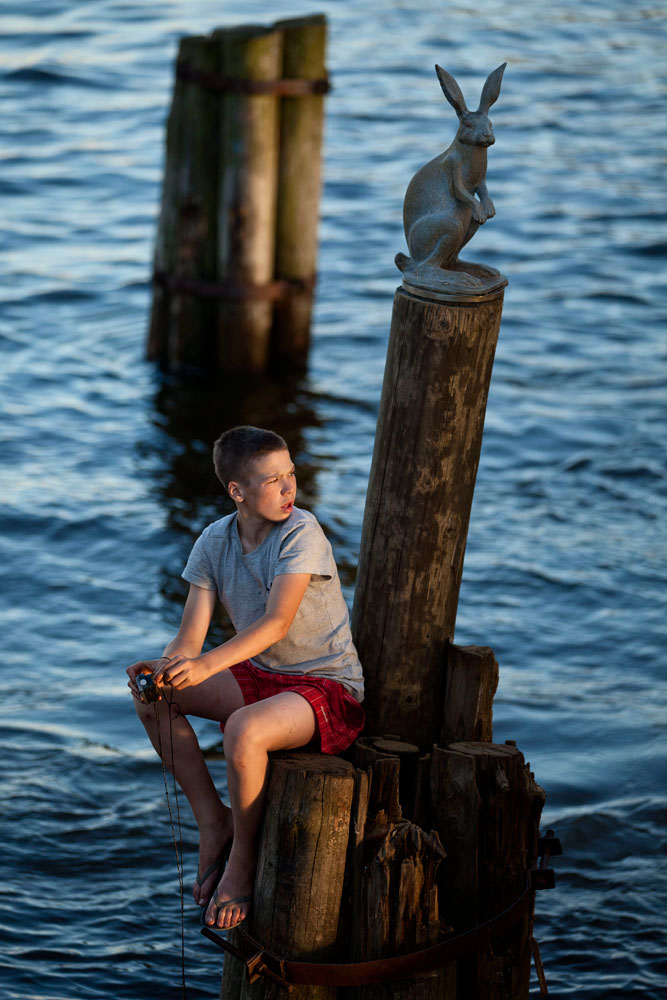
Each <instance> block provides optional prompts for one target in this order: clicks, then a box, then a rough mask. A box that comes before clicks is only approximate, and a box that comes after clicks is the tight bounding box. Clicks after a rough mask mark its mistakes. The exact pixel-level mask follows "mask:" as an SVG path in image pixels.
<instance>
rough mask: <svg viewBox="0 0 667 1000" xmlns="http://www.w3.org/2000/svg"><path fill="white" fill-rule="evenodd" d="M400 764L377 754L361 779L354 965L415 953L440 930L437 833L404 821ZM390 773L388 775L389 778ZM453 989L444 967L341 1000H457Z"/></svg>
mask: <svg viewBox="0 0 667 1000" xmlns="http://www.w3.org/2000/svg"><path fill="white" fill-rule="evenodd" d="M399 766H400V765H399V762H398V759H397V758H389V757H379V758H378V759H377V760H376V761H375V762H374V763H373V764H371V766H370V767H369V768H368V771H367V774H368V779H367V780H366V781H365V782H364V783H361V782H358V787H357V800H356V817H357V821H356V823H355V830H356V837H355V857H356V864H355V865H354V870H353V876H352V906H351V918H352V921H351V939H350V945H349V953H350V959H351V960H352V961H366V960H369V959H376V958H386V957H388V956H395V955H403V954H407V953H409V952H413V951H418V950H419V949H421V948H425V947H427V946H428V945H429V944H434V943H436V942H437V941H439V940H440V939H441V938H442V937H443V936H444V933H445V928H444V927H443V925H442V923H441V921H440V915H439V904H438V887H437V872H438V866H439V865H440V863H441V861H442V859H443V857H444V854H443V850H442V846H441V844H440V841H439V839H438V835H437V834H436V833H426V832H425V831H424V830H422V829H420V828H419V827H418V826H415V824H414V823H411V822H410V821H409V820H406V819H403V817H402V816H401V814H400V807H399V803H398V788H399V781H398V768H399ZM357 773H358V774H362V773H363V772H359V771H358V772H357ZM389 774H392V776H393V777H392V780H390V781H388V780H387V778H388V775H389ZM374 785H375V786H376V787H375V788H374V787H373V786H374ZM454 989H455V981H454V969H453V967H451V966H448V967H443V968H440V969H436V970H434V971H432V972H429V973H425V974H424V975H421V976H416V977H413V978H411V979H406V980H395V981H392V982H389V983H379V984H376V985H373V986H363V987H355V988H350V989H347V990H345V991H343V992H344V995H345V997H346V1000H408V998H409V1000H416V998H418V1000H454Z"/></svg>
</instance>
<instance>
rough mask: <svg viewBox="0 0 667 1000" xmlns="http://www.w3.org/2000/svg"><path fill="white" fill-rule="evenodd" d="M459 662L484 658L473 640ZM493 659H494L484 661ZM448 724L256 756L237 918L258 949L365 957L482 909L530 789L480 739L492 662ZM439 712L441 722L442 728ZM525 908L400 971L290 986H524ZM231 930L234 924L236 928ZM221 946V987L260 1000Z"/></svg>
mask: <svg viewBox="0 0 667 1000" xmlns="http://www.w3.org/2000/svg"><path fill="white" fill-rule="evenodd" d="M454 655H455V657H456V659H457V660H458V662H459V663H465V662H468V663H473V664H474V663H475V661H478V663H479V662H486V663H487V664H488V663H489V662H491V661H492V662H493V663H495V658H493V654H492V653H491V651H490V650H488V649H480V648H479V647H468V648H465V647H462V648H458V649H456V650H455V654H454ZM496 666H497V664H496ZM471 677H473V680H472V682H471V684H470V685H469V687H468V699H467V701H468V704H464V700H465V699H464V697H463V695H462V694H459V696H458V715H457V731H458V732H459V733H460V734H461V735H462V736H464V737H465V736H472V735H478V734H480V733H484V734H485V738H484V739H471V740H469V741H460V742H454V743H451V744H450V745H448V746H442V745H437V744H436V745H434V746H433V747H432V748H431V750H430V752H429V753H423V752H422V750H421V749H420V748H419V746H417V745H416V744H414V743H409V742H407V741H405V740H402V739H400V738H399V737H397V736H394V735H390V736H384V737H372V736H366V737H362V738H360V739H359V740H357V742H356V743H355V745H354V748H353V754H352V756H353V763H351V762H350V761H347V760H343V759H341V758H333V757H323V756H321V755H319V754H312V753H301V752H297V753H289V754H279V755H276V757H275V758H274V759H273V761H272V765H271V776H270V783H269V790H268V800H269V802H270V803H271V808H270V809H269V810H268V811H267V816H266V820H265V823H264V828H263V834H262V841H261V847H260V862H259V870H258V875H257V882H256V888H255V897H254V900H253V908H252V910H251V914H250V916H249V918H248V921H247V927H246V928H245V929H246V930H248V931H249V933H250V934H251V935H252V936H253V937H254V938H255V939H256V940H258V941H261V943H262V944H263V945H264V946H265V947H266V948H268V949H270V950H271V951H273V952H274V953H277V954H278V955H280V956H282V957H284V958H286V959H289V960H302V961H309V962H339V963H340V962H344V963H350V962H368V961H371V960H374V959H386V958H390V957H396V956H401V955H406V954H412V953H414V952H418V951H421V950H423V949H425V948H427V947H428V946H430V945H433V944H436V943H438V942H440V941H441V940H443V939H444V938H445V937H446V936H447V935H448V934H450V933H451V932H457V933H458V932H463V931H466V930H469V929H471V928H473V927H475V926H476V925H478V924H480V923H482V922H483V921H485V920H488V919H491V918H492V917H495V916H497V915H498V914H499V913H500V912H502V911H503V910H504V909H506V908H507V907H508V906H509V905H510V904H511V903H512V902H513V901H514V900H515V899H516V898H517V897H518V896H519V895H520V893H521V892H522V891H523V889H524V888H525V885H526V873H527V871H528V870H529V869H530V868H531V867H533V866H534V865H535V862H536V858H537V838H538V832H539V819H540V813H541V809H542V805H543V802H544V793H543V791H542V789H541V788H540V787H539V786H538V785H537V784H536V783H535V780H534V776H533V775H532V773H531V772H530V770H529V767H528V765H526V764H525V763H524V760H523V756H522V754H521V753H520V751H519V750H517V749H516V747H514V746H510V745H497V744H494V743H492V742H491V739H492V695H491V696H489V691H490V688H491V687H494V686H495V672H494V671H491V673H490V679H489V672H488V671H486V672H485V671H484V670H482V671H478V672H477V675H476V676H475V675H474V674H471ZM448 724H449V723H443V727H442V728H443V731H445V730H446V727H447V725H448ZM531 921H532V912H528V913H527V914H526V915H525V916H523V917H522V918H521V920H520V921H519V922H518V923H517V924H516V925H515V926H514V927H512V928H511V929H509V930H507V931H505V932H504V933H503V934H502V935H500V936H499V937H498V938H497V939H494V940H493V941H491V942H489V943H487V944H485V945H483V946H482V947H480V948H479V949H478V950H477V951H475V953H474V954H472V955H466V956H463V957H461V958H459V959H458V960H457V961H455V962H449V963H448V964H446V965H442V966H440V967H438V968H435V969H430V970H427V971H424V972H419V973H417V974H416V975H411V976H410V977H408V978H399V979H391V980H389V981H387V982H381V983H372V984H365V985H363V984H360V985H356V986H350V985H348V986H345V987H343V986H336V985H330V986H322V985H319V986H305V985H299V986H295V987H294V990H293V992H292V994H291V995H292V997H293V1000H338V998H340V1000H417V998H418V1000H526V998H527V996H528V985H529V975H530V937H531V933H530V929H531ZM243 933H244V930H241V931H234V932H233V936H232V940H234V938H236V940H237V941H238V940H239V939H240V937H241V936H242V935H243ZM275 995H276V987H275V985H274V984H272V983H271V982H270V981H268V980H262V979H260V980H258V981H257V982H255V983H253V984H249V983H248V982H247V981H246V977H245V972H244V968H243V965H242V964H241V963H240V962H238V960H237V959H235V958H231V957H228V958H227V959H226V961H225V966H224V971H223V979H222V984H221V991H220V997H221V1000H235V998H240V1000H268V998H269V997H273V996H275Z"/></svg>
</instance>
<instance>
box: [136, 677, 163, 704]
mask: <svg viewBox="0 0 667 1000" xmlns="http://www.w3.org/2000/svg"><path fill="white" fill-rule="evenodd" d="M136 685H137V687H138V688H139V698H140V700H141V701H142V702H143V703H144V705H150V704H152V703H153V702H154V701H159V700H160V689H159V687H158V686H157V684H156V683H155V680H154V678H153V675H152V674H151V673H150V672H146V673H143V674H137V676H136Z"/></svg>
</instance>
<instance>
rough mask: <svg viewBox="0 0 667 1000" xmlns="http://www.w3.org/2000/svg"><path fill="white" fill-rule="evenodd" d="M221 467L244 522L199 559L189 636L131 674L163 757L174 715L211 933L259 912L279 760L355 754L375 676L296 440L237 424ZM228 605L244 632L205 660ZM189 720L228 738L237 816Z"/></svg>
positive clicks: (226, 528)
mask: <svg viewBox="0 0 667 1000" xmlns="http://www.w3.org/2000/svg"><path fill="white" fill-rule="evenodd" d="M213 459H214V464H215V470H216V473H217V476H218V478H219V479H220V481H221V482H222V484H223V486H225V488H226V489H227V491H228V493H229V495H230V497H231V498H232V500H233V501H234V503H235V504H236V513H234V514H230V515H228V516H227V517H223V518H221V519H220V520H219V521H215V522H214V523H213V524H211V525H209V527H208V528H206V530H205V531H204V532H203V534H202V535H201V536H200V537H199V539H198V540H197V542H196V543H195V545H194V548H193V549H192V552H191V554H190V558H189V559H188V562H187V565H186V567H185V569H184V571H183V577H184V578H185V579H186V580H187V581H188V582H189V584H190V590H189V594H188V597H187V600H186V603H185V608H184V611H183V618H182V621H181V625H180V628H179V630H178V634H177V635H176V637H175V638H174V639H172V641H171V642H170V643H169V644H168V645H167V646H166V648H165V650H164V653H163V655H162V657H160V658H159V659H157V660H142V661H140V662H138V663H134V664H132V666H130V667H128V669H127V673H128V674H129V677H130V681H129V687H130V689H131V691H132V694H133V695H134V697H135V707H136V710H137V714H138V716H139V718H140V719H141V721H142V723H143V724H144V726H145V728H146V731H147V733H148V736H149V738H150V740H151V743H152V744H153V746H154V747H155V749H156V750H157V751H158V752H159V736H158V722H157V719H156V713H159V715H160V727H161V730H162V733H163V734H164V733H166V732H167V731H168V718H169V717H168V715H167V712H168V711H171V715H172V720H173V721H172V733H173V760H172V756H171V747H170V746H164V745H163V747H162V755H163V760H164V763H165V765H166V766H167V767H168V768H169V769H170V770H171V771H172V772H173V773H174V774H175V776H176V779H177V780H178V782H179V784H180V785H181V787H182V789H183V791H184V792H185V795H186V797H187V799H188V801H189V803H190V805H191V807H192V811H193V813H194V816H195V820H196V822H197V826H198V827H199V871H198V875H197V879H196V882H195V885H194V887H193V895H194V898H195V901H196V902H197V903H198V904H199V905H200V906H201V907H206V912H205V917H204V920H205V923H206V924H208V925H209V926H211V927H213V926H215V927H220V928H231V927H234V926H237V925H238V924H239V923H241V921H242V920H244V919H245V917H246V916H247V915H248V912H249V909H250V902H251V899H252V889H253V882H254V876H255V867H256V862H257V836H258V832H259V827H260V824H261V820H262V812H263V806H264V796H265V792H266V776H267V767H268V756H267V755H268V752H269V751H271V750H290V749H294V748H296V747H301V746H305V745H306V744H308V743H310V742H311V741H312V740H313V739H314V738H316V737H318V738H319V745H320V747H321V749H322V751H323V753H338V752H340V751H341V750H343V749H345V747H347V746H349V744H350V743H352V742H353V740H354V739H355V738H356V737H357V735H358V734H359V732H360V731H361V729H362V728H363V723H364V711H363V708H362V707H361V704H360V702H361V700H362V698H363V677H362V672H361V665H360V663H359V659H358V656H357V652H356V650H355V648H354V645H353V643H352V637H351V634H350V627H349V619H348V613H347V607H346V605H345V601H344V599H343V595H342V592H341V588H340V582H339V579H338V572H337V569H336V564H335V562H334V558H333V554H332V551H331V546H330V544H329V542H328V541H327V539H326V538H325V536H324V533H323V532H322V529H321V528H320V526H319V524H318V523H317V521H316V519H315V518H314V517H313V515H312V514H309V513H308V512H307V511H304V510H299V509H298V508H297V507H295V506H294V500H295V496H296V479H295V472H294V465H293V464H292V460H291V458H290V454H289V451H288V449H287V445H286V444H285V442H284V441H283V439H282V438H281V437H279V436H278V435H277V434H274V433H273V432H272V431H265V430H260V429H259V428H257V427H234V428H232V429H231V430H229V431H226V432H225V433H224V434H222V435H221V436H220V437H219V438H218V440H217V441H216V443H215V446H214V449H213ZM218 598H219V599H220V600H221V601H222V603H223V604H224V606H225V608H226V609H227V612H228V613H229V616H230V618H231V620H232V624H233V625H234V628H235V630H236V635H235V636H234V637H233V638H232V639H230V640H228V641H227V642H223V643H222V645H220V646H217V647H216V648H214V649H210V650H208V651H207V652H205V653H202V647H203V644H204V640H205V638H206V634H207V632H208V628H209V624H210V621H211V616H212V614H213V610H214V608H215V605H216V600H217V599H218ZM147 670H148V671H151V672H152V673H153V677H154V680H155V683H156V685H157V686H158V688H160V689H162V688H166V689H167V690H168V692H169V694H168V697H167V698H166V699H162V698H161V699H160V701H159V702H157V703H154V704H150V705H146V704H144V703H143V702H142V701H141V700H140V698H139V690H138V688H137V684H136V678H137V675H138V674H140V673H142V672H146V671H147ZM167 702H169V704H167ZM188 715H193V716H198V717H200V718H205V719H213V720H215V721H217V722H219V723H220V725H221V728H222V729H223V731H224V734H225V735H224V741H225V759H226V762H227V782H228V788H229V798H230V802H231V809H229V808H228V807H227V806H225V805H223V803H222V802H221V800H220V798H219V797H218V794H217V792H216V790H215V787H214V785H213V781H212V779H211V777H210V774H209V772H208V769H207V767H206V764H205V763H204V758H203V756H202V753H201V750H200V748H199V744H198V742H197V738H196V736H195V733H194V730H193V729H192V727H191V726H190V723H189V722H188V720H187V716H188ZM170 742H171V741H170V740H163V744H164V743H170ZM227 859H228V860H227ZM225 862H226V864H225Z"/></svg>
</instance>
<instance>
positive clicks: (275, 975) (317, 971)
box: [202, 878, 535, 990]
mask: <svg viewBox="0 0 667 1000" xmlns="http://www.w3.org/2000/svg"><path fill="white" fill-rule="evenodd" d="M534 900H535V890H534V889H533V887H532V884H531V881H530V878H529V880H528V884H527V886H526V888H525V889H524V891H523V892H522V893H521V895H520V896H519V897H518V898H517V899H515V901H514V902H513V903H512V904H511V906H508V907H507V909H506V910H503V911H502V913H499V914H498V915H497V916H495V917H493V918H492V919H491V920H487V921H485V922H484V923H483V924H479V925H478V926H477V927H473V928H472V929H471V930H469V931H465V932H463V933H462V934H456V935H454V936H453V937H449V938H446V939H445V940H444V941H441V942H440V943H439V944H435V945H432V946H431V947H430V948H424V949H422V950H421V951H414V952H411V953H410V954H408V955H399V956H396V957H394V958H380V959H374V960H372V961H370V962H349V963H325V962H292V961H290V960H289V959H286V958H284V957H283V956H282V955H276V954H275V953H274V952H271V951H269V950H268V949H267V948H264V947H263V945H262V944H261V943H260V942H259V941H255V939H254V938H252V937H251V936H250V935H249V934H247V933H246V932H245V931H242V933H241V934H240V935H239V944H241V945H242V947H237V946H235V945H233V944H231V943H230V942H228V941H226V940H225V939H224V938H221V937H219V936H218V935H217V934H216V933H215V932H214V931H213V930H212V928H210V927H202V934H203V935H204V936H205V937H207V938H209V940H211V941H214V942H215V943H216V944H217V945H218V946H219V947H220V948H222V949H223V950H224V951H227V952H229V953H230V954H232V955H233V956H234V957H235V958H238V959H239V960H240V961H242V962H244V963H245V964H246V966H247V968H248V972H249V974H250V976H251V982H252V981H254V979H256V978H257V977H258V976H266V977H267V978H269V979H271V980H272V981H273V982H275V983H278V984H279V985H280V986H282V987H283V988H285V989H287V990H290V989H291V986H292V985H300V986H368V985H371V984H373V983H386V982H390V981H391V980H394V979H407V978H410V977H412V976H417V975H421V974H423V973H425V972H431V971H433V970H434V969H437V968H439V967H440V966H442V965H446V964H447V963H449V962H453V961H455V960H456V959H458V958H461V957H462V956H463V955H469V954H471V953H473V952H475V951H477V950H478V949H479V948H481V947H482V945H484V944H486V943H487V942H489V941H491V940H493V939H494V938H496V937H498V936H499V935H500V934H503V933H504V932H505V931H507V930H509V929H510V928H511V927H513V926H514V925H515V924H517V923H518V922H519V920H521V918H522V917H524V916H525V915H526V914H527V913H529V912H530V911H531V909H532V906H533V902H534Z"/></svg>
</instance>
